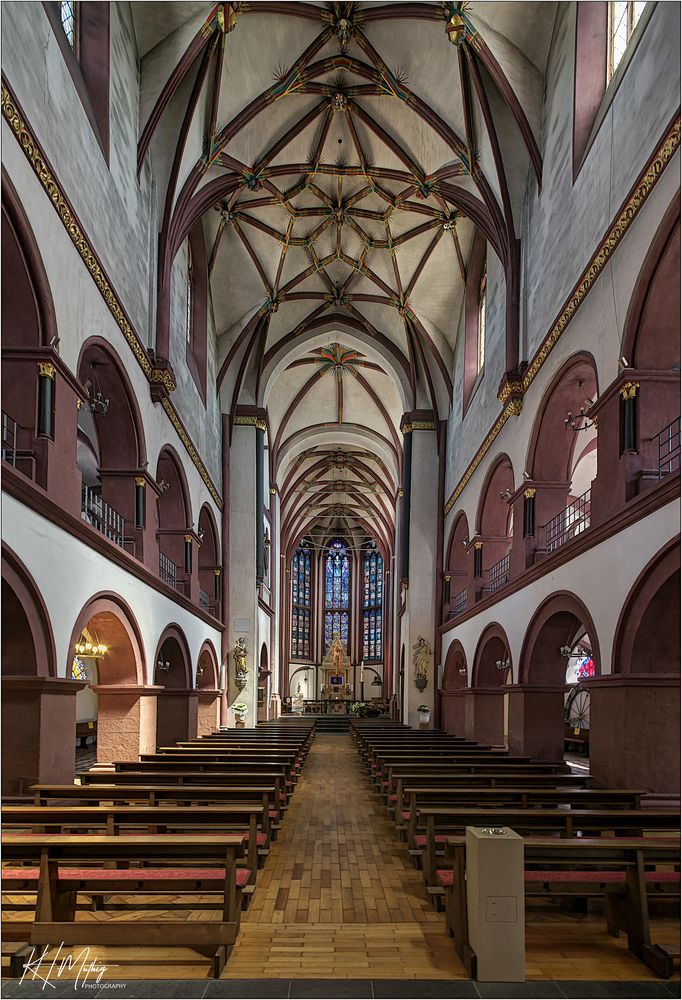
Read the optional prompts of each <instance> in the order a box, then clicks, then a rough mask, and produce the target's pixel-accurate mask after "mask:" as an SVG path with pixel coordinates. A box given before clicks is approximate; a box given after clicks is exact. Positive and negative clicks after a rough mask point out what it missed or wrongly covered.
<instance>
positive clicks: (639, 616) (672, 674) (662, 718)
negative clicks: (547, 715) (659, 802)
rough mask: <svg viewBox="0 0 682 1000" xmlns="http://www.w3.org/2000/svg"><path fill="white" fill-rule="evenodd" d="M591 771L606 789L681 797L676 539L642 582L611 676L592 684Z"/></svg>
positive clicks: (629, 604) (626, 608)
mask: <svg viewBox="0 0 682 1000" xmlns="http://www.w3.org/2000/svg"><path fill="white" fill-rule="evenodd" d="M590 688H591V689H592V690H591V695H592V722H593V730H594V732H593V738H592V743H591V755H590V770H591V771H592V772H593V774H594V775H595V778H596V780H597V781H598V782H599V783H600V784H604V785H607V786H609V785H611V786H614V787H617V788H643V789H646V790H647V791H652V792H663V793H668V792H671V793H673V794H677V789H678V788H679V782H680V753H679V745H680V549H679V538H675V539H672V540H671V541H670V542H669V543H668V544H667V545H666V546H664V548H662V549H661V550H660V551H659V552H657V553H656V555H655V556H654V557H653V559H651V560H650V562H649V563H648V564H647V565H646V566H645V567H644V569H643V570H642V572H641V573H640V575H639V577H638V578H637V580H636V581H635V583H634V585H633V587H632V588H631V590H630V593H629V594H628V596H627V599H626V600H625V602H624V604H623V608H622V611H621V614H620V618H619V621H618V626H617V628H616V635H615V640H614V645H613V660H612V673H611V674H610V675H609V676H607V677H604V678H601V679H600V680H597V681H595V682H593V683H592V684H590Z"/></svg>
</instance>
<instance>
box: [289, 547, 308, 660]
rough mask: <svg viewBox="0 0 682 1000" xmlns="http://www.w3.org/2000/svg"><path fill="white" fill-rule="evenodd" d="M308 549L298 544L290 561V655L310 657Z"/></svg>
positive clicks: (305, 658) (301, 657) (299, 657)
mask: <svg viewBox="0 0 682 1000" xmlns="http://www.w3.org/2000/svg"><path fill="white" fill-rule="evenodd" d="M311 606H312V605H311V599H310V549H309V548H306V547H305V546H299V548H297V549H296V552H295V553H294V558H293V560H292V563H291V655H292V658H293V657H295V658H297V659H304V660H309V659H310V621H311Z"/></svg>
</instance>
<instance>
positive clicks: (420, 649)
mask: <svg viewBox="0 0 682 1000" xmlns="http://www.w3.org/2000/svg"><path fill="white" fill-rule="evenodd" d="M412 648H413V649H414V683H415V686H416V687H417V688H418V689H419V690H420V691H423V690H424V688H425V687H426V685H427V683H428V676H429V663H430V661H431V647H430V646H429V644H428V642H427V641H426V639H425V638H424V637H423V636H422V635H420V636H417V641H416V643H415V644H414V646H413V647H412Z"/></svg>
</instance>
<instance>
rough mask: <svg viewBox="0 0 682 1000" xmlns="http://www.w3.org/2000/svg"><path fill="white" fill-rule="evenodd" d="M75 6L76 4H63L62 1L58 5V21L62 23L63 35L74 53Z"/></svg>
mask: <svg viewBox="0 0 682 1000" xmlns="http://www.w3.org/2000/svg"><path fill="white" fill-rule="evenodd" d="M77 6H78V5H77V4H76V3H68V2H64V0H62V2H61V3H60V4H59V19H60V20H61V22H62V28H63V29H64V34H65V35H66V37H67V39H68V41H69V45H70V46H71V48H72V49H73V50H74V52H75V51H76V42H77V16H78V10H77Z"/></svg>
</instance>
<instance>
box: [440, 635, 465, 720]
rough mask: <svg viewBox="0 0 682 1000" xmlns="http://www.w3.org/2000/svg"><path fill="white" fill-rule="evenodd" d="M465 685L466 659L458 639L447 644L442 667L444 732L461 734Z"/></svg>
mask: <svg viewBox="0 0 682 1000" xmlns="http://www.w3.org/2000/svg"><path fill="white" fill-rule="evenodd" d="M466 687H467V660H466V653H465V652H464V647H463V646H462V644H461V642H459V640H458V639H453V641H452V642H451V643H450V645H449V646H448V651H447V654H446V657H445V666H444V668H443V687H442V688H441V691H440V697H441V720H442V726H443V729H444V730H445V732H446V733H452V734H453V735H455V736H462V735H463V734H464V729H465V720H464V698H463V693H464V691H466Z"/></svg>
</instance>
